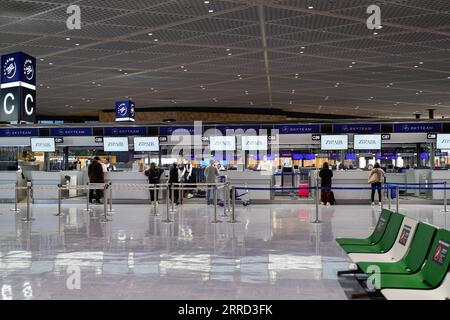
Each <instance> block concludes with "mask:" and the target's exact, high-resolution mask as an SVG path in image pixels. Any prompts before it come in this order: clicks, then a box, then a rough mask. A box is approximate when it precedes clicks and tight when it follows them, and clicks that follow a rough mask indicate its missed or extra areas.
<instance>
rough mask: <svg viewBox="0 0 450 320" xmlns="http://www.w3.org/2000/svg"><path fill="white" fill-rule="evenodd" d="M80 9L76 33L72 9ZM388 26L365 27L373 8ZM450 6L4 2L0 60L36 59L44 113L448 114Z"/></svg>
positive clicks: (278, 0)
mask: <svg viewBox="0 0 450 320" xmlns="http://www.w3.org/2000/svg"><path fill="white" fill-rule="evenodd" d="M70 4H75V5H79V6H80V8H81V29H80V30H68V29H67V26H66V20H67V17H68V14H67V13H66V10H67V7H68V6H69V5H70ZM372 4H376V5H379V6H380V8H381V17H382V28H381V29H377V30H369V29H368V28H367V26H366V20H367V18H368V16H369V15H368V14H367V13H366V9H367V7H368V6H369V5H372ZM449 50H450V1H448V0H394V1H377V0H272V1H271V0H248V1H244V0H209V1H205V0H127V1H123V0H73V1H66V0H0V53H1V54H5V53H10V52H14V51H24V52H27V53H29V54H31V55H34V56H36V57H37V58H38V59H37V60H38V102H39V108H40V110H39V111H40V113H45V114H48V115H52V114H55V115H57V114H65V115H68V114H69V115H70V114H73V115H78V114H89V113H93V112H98V111H99V110H104V109H111V108H112V107H113V105H114V101H115V100H118V99H122V98H126V97H129V98H132V99H133V100H134V101H135V102H136V105H137V107H138V108H139V107H147V108H151V107H165V106H171V107H173V106H179V107H180V110H182V107H184V106H186V107H187V106H190V107H193V106H212V107H219V108H220V107H223V108H233V107H235V108H246V109H247V108H261V107H262V108H280V109H283V110H286V111H294V112H312V113H319V114H324V115H327V114H345V115H352V116H358V115H360V116H374V117H381V118H382V117H386V118H399V117H402V118H403V117H412V115H413V113H414V112H422V113H426V109H429V108H433V109H436V115H437V116H450V92H449V88H450V55H449V53H450V52H449Z"/></svg>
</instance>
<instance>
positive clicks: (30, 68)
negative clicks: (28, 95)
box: [1, 52, 36, 86]
mask: <svg viewBox="0 0 450 320" xmlns="http://www.w3.org/2000/svg"><path fill="white" fill-rule="evenodd" d="M1 64H2V65H1V83H2V84H5V83H11V82H19V81H20V82H24V83H27V84H30V85H32V86H36V58H34V57H32V56H30V55H28V54H26V53H23V52H14V53H10V54H5V55H3V56H2V59H1Z"/></svg>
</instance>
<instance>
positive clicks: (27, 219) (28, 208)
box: [22, 182, 34, 222]
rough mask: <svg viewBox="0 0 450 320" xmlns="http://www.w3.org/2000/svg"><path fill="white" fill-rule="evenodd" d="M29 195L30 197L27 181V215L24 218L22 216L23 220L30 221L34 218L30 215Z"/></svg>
mask: <svg viewBox="0 0 450 320" xmlns="http://www.w3.org/2000/svg"><path fill="white" fill-rule="evenodd" d="M30 197H31V182H27V216H26V217H25V218H22V221H23V222H30V221H33V220H34V218H32V217H31V208H30Z"/></svg>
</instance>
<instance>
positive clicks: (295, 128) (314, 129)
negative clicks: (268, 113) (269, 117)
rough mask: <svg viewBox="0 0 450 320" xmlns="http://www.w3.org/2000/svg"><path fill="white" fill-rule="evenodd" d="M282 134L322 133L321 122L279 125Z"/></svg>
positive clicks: (276, 127) (277, 127)
mask: <svg viewBox="0 0 450 320" xmlns="http://www.w3.org/2000/svg"><path fill="white" fill-rule="evenodd" d="M275 129H278V131H279V133H280V134H299V133H320V125H319V124H302V125H277V126H275Z"/></svg>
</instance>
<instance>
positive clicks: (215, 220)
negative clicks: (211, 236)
mask: <svg viewBox="0 0 450 320" xmlns="http://www.w3.org/2000/svg"><path fill="white" fill-rule="evenodd" d="M213 191H214V220H213V221H211V223H221V222H222V220H219V219H217V185H214V189H213Z"/></svg>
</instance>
